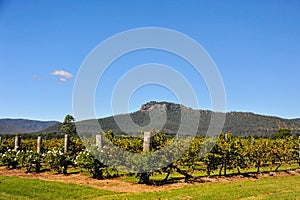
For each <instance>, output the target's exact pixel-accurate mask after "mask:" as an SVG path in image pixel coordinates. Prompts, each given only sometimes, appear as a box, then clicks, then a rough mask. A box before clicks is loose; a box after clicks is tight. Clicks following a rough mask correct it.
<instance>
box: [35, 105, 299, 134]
mask: <svg viewBox="0 0 300 200" xmlns="http://www.w3.org/2000/svg"><path fill="white" fill-rule="evenodd" d="M183 110H184V111H185V112H186V113H188V116H189V120H191V121H192V120H194V119H195V117H194V116H195V115H196V114H197V113H198V114H199V113H200V119H199V127H198V131H197V133H198V135H205V134H206V132H207V129H208V126H209V122H210V117H211V114H212V111H209V110H195V109H192V108H189V107H186V106H184V105H181V104H176V103H170V102H156V101H150V102H148V103H146V104H143V105H141V108H140V110H138V111H136V112H133V113H130V114H122V115H116V116H114V117H106V118H101V119H98V122H99V124H100V125H101V128H102V130H105V131H106V130H109V129H111V130H113V132H114V133H115V134H124V130H125V131H126V133H128V134H136V133H137V132H138V131H140V130H137V129H135V128H134V127H132V126H129V125H128V126H125V127H123V130H121V129H120V128H119V127H118V125H117V124H116V122H115V120H114V119H117V120H118V121H119V122H121V123H122V122H123V123H124V124H125V125H126V124H127V122H126V121H125V119H126V118H128V117H131V119H132V121H134V123H136V124H138V125H140V126H142V127H145V130H147V129H150V128H154V129H158V128H157V127H158V126H159V122H161V121H163V116H164V115H163V114H164V113H166V116H167V120H166V123H165V124H164V126H163V128H162V129H160V128H159V129H160V130H161V132H163V133H166V134H170V135H172V134H176V132H177V131H178V128H179V125H180V120H181V112H182V111H183ZM151 111H155V113H156V115H155V119H156V120H155V121H157V123H152V124H151V126H149V123H150V117H149V113H150V112H151ZM77 125H78V126H79V127H80V130H82V131H84V132H86V133H90V134H96V133H99V131H100V130H99V125H98V123H97V124H95V120H85V121H80V122H77ZM147 125H148V126H147ZM60 128H61V123H58V122H56V124H54V125H51V126H49V127H47V128H45V129H44V130H40V131H37V133H42V134H43V133H59V132H60ZM280 128H287V129H290V130H291V132H292V133H300V118H299V119H283V118H279V117H276V116H265V115H259V114H255V113H251V112H228V113H226V119H225V125H224V128H223V132H232V133H233V134H234V135H236V136H270V135H272V134H273V133H276V132H278V130H279V129H280ZM183 129H184V131H185V132H186V133H187V134H189V133H191V129H190V126H189V124H187V125H186V126H185V127H183Z"/></svg>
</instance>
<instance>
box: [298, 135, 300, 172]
mask: <svg viewBox="0 0 300 200" xmlns="http://www.w3.org/2000/svg"><path fill="white" fill-rule="evenodd" d="M298 140H299V158H298V159H299V166H300V136H299V138H298Z"/></svg>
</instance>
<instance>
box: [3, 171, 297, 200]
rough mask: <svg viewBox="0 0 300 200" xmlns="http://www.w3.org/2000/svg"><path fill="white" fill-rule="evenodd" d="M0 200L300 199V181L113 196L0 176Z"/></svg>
mask: <svg viewBox="0 0 300 200" xmlns="http://www.w3.org/2000/svg"><path fill="white" fill-rule="evenodd" d="M0 182H1V183H0V199H98V200H101V199H108V200H113V199H226V200H227V199H229V200H230V199H276V200H277V199H280V200H282V199H299V200H300V177H299V176H288V177H281V178H272V177H269V178H262V179H257V180H242V181H238V182H226V183H203V184H197V185H190V186H187V187H184V188H181V189H176V190H170V191H163V192H147V193H145V192H144V193H116V192H110V191H105V190H100V189H96V188H92V187H86V186H79V185H76V184H66V183H58V182H50V181H41V180H37V179H22V178H17V177H3V176H2V177H1V176H0Z"/></svg>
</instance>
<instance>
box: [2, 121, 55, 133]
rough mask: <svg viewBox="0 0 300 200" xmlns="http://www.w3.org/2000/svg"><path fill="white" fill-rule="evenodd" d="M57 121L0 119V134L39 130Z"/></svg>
mask: <svg viewBox="0 0 300 200" xmlns="http://www.w3.org/2000/svg"><path fill="white" fill-rule="evenodd" d="M57 123H59V122H57V121H37V120H28V119H0V134H20V133H31V132H35V131H41V130H44V129H46V128H48V127H51V126H53V125H55V124H57Z"/></svg>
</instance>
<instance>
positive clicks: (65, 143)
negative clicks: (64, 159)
mask: <svg viewBox="0 0 300 200" xmlns="http://www.w3.org/2000/svg"><path fill="white" fill-rule="evenodd" d="M68 150H69V135H68V134H65V142H64V152H65V153H67V152H68Z"/></svg>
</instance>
